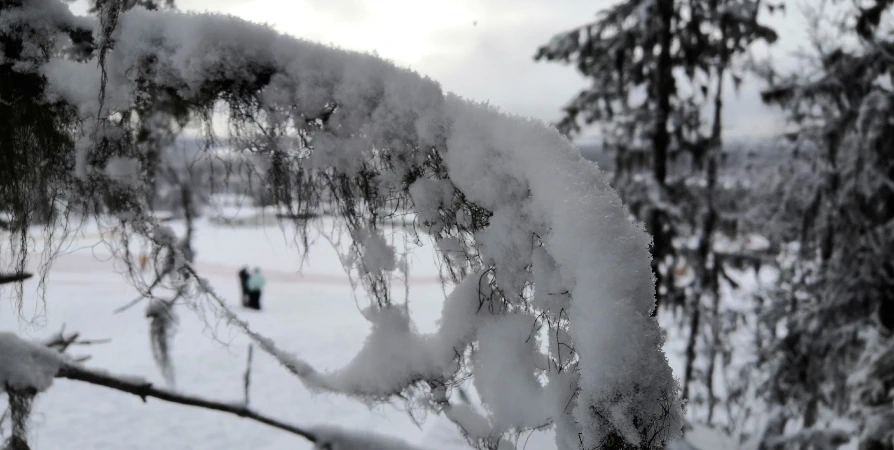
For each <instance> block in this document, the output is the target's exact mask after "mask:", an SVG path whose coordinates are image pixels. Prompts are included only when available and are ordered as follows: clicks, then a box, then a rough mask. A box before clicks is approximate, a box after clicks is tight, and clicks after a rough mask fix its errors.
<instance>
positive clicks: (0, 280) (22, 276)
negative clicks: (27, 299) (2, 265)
mask: <svg viewBox="0 0 894 450" xmlns="http://www.w3.org/2000/svg"><path fill="white" fill-rule="evenodd" d="M31 277H32V275H31V274H30V273H28V272H21V273H0V284H7V283H15V282H17V281H25V280H27V279H28V278H31Z"/></svg>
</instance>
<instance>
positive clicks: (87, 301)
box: [0, 220, 554, 450]
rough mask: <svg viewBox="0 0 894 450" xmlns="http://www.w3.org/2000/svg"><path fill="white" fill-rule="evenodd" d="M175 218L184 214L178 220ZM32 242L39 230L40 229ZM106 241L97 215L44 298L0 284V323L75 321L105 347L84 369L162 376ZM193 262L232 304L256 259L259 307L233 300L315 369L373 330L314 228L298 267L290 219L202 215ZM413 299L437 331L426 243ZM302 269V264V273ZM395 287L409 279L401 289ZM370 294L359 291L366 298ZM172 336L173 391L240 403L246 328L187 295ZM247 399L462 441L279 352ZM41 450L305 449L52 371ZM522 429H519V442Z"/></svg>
mask: <svg viewBox="0 0 894 450" xmlns="http://www.w3.org/2000/svg"><path fill="white" fill-rule="evenodd" d="M172 225H173V227H174V228H175V229H176V228H178V225H181V226H182V224H177V223H176V222H174V223H173V224H172ZM37 240H38V242H39V241H40V239H39V237H38V239H37ZM97 242H99V233H98V232H97V229H96V227H95V226H89V225H88V226H87V228H86V229H85V230H84V233H83V235H82V236H80V237H78V238H76V240H75V241H74V242H73V244H72V245H71V246H70V247H69V248H68V249H67V250H66V251H64V252H63V253H62V254H61V255H60V257H59V259H58V260H57V261H56V263H55V264H54V266H53V269H52V271H51V274H50V276H49V280H48V281H49V284H48V290H47V292H46V296H45V304H44V303H43V302H42V301H41V299H40V296H39V294H38V291H37V286H38V283H37V281H36V280H34V279H32V280H29V281H28V282H26V283H25V287H26V294H25V302H26V303H25V305H24V309H23V311H22V313H23V314H22V316H20V315H19V314H18V312H17V311H16V310H15V309H14V307H13V304H12V302H11V290H10V289H6V290H5V291H3V293H2V298H3V301H2V302H0V330H7V331H14V332H17V333H20V335H22V336H25V337H33V338H42V337H47V336H48V335H50V334H53V333H54V332H56V331H58V330H59V329H60V327H61V326H62V325H63V323H64V324H66V330H68V331H79V332H81V333H82V336H83V337H84V338H88V339H92V338H96V339H99V338H108V339H111V342H109V343H107V344H102V345H95V346H89V347H79V348H75V349H74V350H73V353H74V354H90V355H92V359H91V360H90V361H89V362H88V363H87V365H88V366H90V367H95V368H103V369H107V370H110V371H112V372H115V373H120V374H129V375H138V376H142V377H145V378H147V379H149V380H151V381H153V382H156V383H158V384H163V379H162V377H161V375H160V373H159V371H158V370H157V368H156V367H155V365H154V363H153V359H152V354H151V351H150V347H149V337H148V323H147V321H146V319H145V318H144V317H143V315H144V314H143V313H144V309H143V308H140V307H138V308H132V309H130V310H128V311H125V312H123V313H121V314H117V315H116V314H113V312H112V311H113V310H114V309H115V308H117V307H119V306H121V305H123V304H125V303H127V302H128V301H130V300H131V299H133V298H134V297H135V290H134V289H133V288H132V287H130V286H129V285H128V283H127V282H126V281H125V280H124V279H123V277H122V276H120V275H119V274H117V273H116V270H117V269H119V268H120V267H118V268H116V264H115V263H114V262H113V261H112V260H111V259H110V257H109V255H108V251H107V250H106V249H105V248H104V247H103V246H102V245H96V244H97ZM195 247H196V250H197V256H196V267H197V269H198V270H199V272H200V273H201V274H203V275H204V276H205V277H207V278H208V279H209V281H210V282H211V284H212V286H213V287H214V289H215V290H216V291H217V292H218V293H219V294H221V295H223V296H224V297H226V298H227V299H228V301H230V303H233V304H235V303H237V302H238V293H239V287H238V279H237V275H236V274H237V271H238V270H239V268H240V267H241V265H243V264H245V265H248V266H250V267H255V266H257V267H260V268H261V269H262V270H263V271H264V272H265V274H266V275H267V279H268V284H267V288H266V290H265V293H264V297H263V299H262V303H263V308H264V309H263V311H261V312H252V311H247V310H243V309H241V308H236V309H237V311H238V312H239V314H240V315H241V316H242V317H243V318H245V319H246V320H247V321H248V322H249V323H250V324H251V326H252V327H254V328H255V329H257V330H258V331H260V332H262V333H264V334H266V335H267V336H269V337H271V338H273V339H274V340H275V341H276V342H277V343H278V344H279V345H280V346H282V347H283V348H285V349H287V350H289V351H291V352H294V353H296V354H298V355H300V356H302V357H303V358H305V359H307V360H308V361H309V362H311V363H313V364H314V365H316V366H317V367H319V368H321V369H335V368H338V367H341V366H343V365H344V364H345V363H347V362H348V360H349V359H350V358H351V356H352V355H353V354H354V353H355V352H356V351H357V350H358V349H359V348H360V346H361V344H362V343H363V340H364V338H365V337H366V335H367V334H368V332H369V324H368V322H366V321H365V319H364V318H363V317H362V316H361V314H360V313H359V311H358V308H357V305H356V303H355V300H354V297H353V296H352V293H351V289H350V287H349V284H348V282H347V277H346V275H345V274H344V272H343V270H342V268H341V265H340V264H339V261H338V257H337V255H336V253H335V252H334V251H333V250H332V249H331V247H330V245H329V244H328V243H327V242H326V241H324V240H320V241H319V242H318V243H317V244H314V245H313V246H312V248H311V250H310V255H309V256H310V257H309V259H308V262H307V263H305V264H304V266H303V267H302V264H301V261H300V259H299V257H298V252H297V250H296V247H295V246H294V245H293V232H292V231H290V228H289V227H285V229H281V228H279V227H277V226H269V227H263V228H236V227H228V226H216V225H213V224H210V223H209V222H206V221H204V220H203V221H201V222H200V223H199V226H198V230H197V235H196V238H195ZM411 264H412V268H411V272H410V283H409V284H410V310H411V313H412V314H413V317H414V319H415V321H416V323H417V325H418V327H419V329H420V331H429V330H432V329H434V327H435V325H436V321H437V319H438V317H439V314H440V308H441V304H442V301H443V298H444V293H443V291H442V288H441V285H440V283H439V281H438V277H437V268H436V267H437V266H436V264H435V262H434V260H433V254H432V253H431V252H430V251H428V250H426V249H419V250H417V251H415V252H414V254H413V255H412V256H411ZM299 269H301V271H300V273H299ZM396 290H397V291H401V292H402V289H396ZM360 302H361V304H362V302H363V300H362V299H360ZM178 316H179V321H180V324H179V327H178V332H177V334H176V337H175V338H174V341H173V359H174V364H175V368H176V376H177V389H178V390H181V391H183V392H185V393H190V394H195V395H200V396H206V397H210V398H216V399H223V400H227V399H231V400H233V401H239V400H241V398H242V374H243V371H244V370H245V360H246V352H247V345H248V344H247V340H246V338H245V337H244V336H242V335H241V334H240V332H239V331H238V330H235V329H230V328H228V327H226V326H225V325H223V324H222V323H220V322H219V321H217V320H216V319H215V318H214V317H207V316H204V317H203V316H202V315H200V314H196V313H195V312H193V311H191V310H188V309H186V308H185V307H181V308H180V309H179V310H178ZM254 353H255V355H254V364H253V373H252V380H253V383H252V388H251V405H252V407H254V408H256V409H257V410H259V411H262V412H264V413H267V414H270V415H273V416H275V417H278V418H281V419H283V420H286V421H288V422H291V423H294V424H297V425H304V426H306V425H314V424H331V425H340V426H344V427H348V428H354V429H359V430H373V431H376V432H379V433H383V434H387V435H394V436H399V437H402V438H403V439H405V440H407V441H410V442H418V443H420V444H424V445H425V446H426V448H430V449H432V450H436V449H445V450H450V449H464V448H468V447H467V446H466V445H465V444H464V441H463V440H462V438H461V437H460V436H459V434H458V432H457V431H456V430H455V429H454V426H453V425H452V424H451V423H449V422H447V421H446V419H443V418H440V417H432V416H429V417H428V420H427V421H426V422H425V424H424V425H423V426H422V427H421V428H420V427H417V426H416V425H415V424H414V422H413V421H412V420H411V419H410V417H409V415H408V413H407V412H406V411H405V410H404V408H403V405H395V406H390V405H388V406H375V407H372V408H368V407H367V406H365V405H362V404H359V403H357V402H356V401H354V400H350V399H347V398H344V397H340V396H334V395H326V394H321V395H315V394H311V393H309V392H308V391H307V390H306V389H305V388H304V387H303V386H302V384H301V383H300V382H299V381H298V380H297V379H296V378H294V377H293V376H292V375H290V374H289V373H288V372H287V371H286V370H284V369H283V368H282V367H280V366H279V365H278V364H277V363H276V362H275V361H274V360H273V359H272V358H271V357H269V356H267V355H266V354H263V353H261V352H260V351H257V349H256V351H255V352H254ZM32 435H33V448H35V449H36V450H41V449H49V450H52V449H62V448H72V449H74V448H76V449H81V450H90V449H111V448H127V449H133V450H141V449H146V450H149V449H170V450H176V449H183V450H187V449H189V450H203V449H208V450H211V449H214V450H227V449H233V450H235V449H239V450H244V449H256V450H285V449H290V450H300V449H309V448H311V446H310V445H309V444H308V443H307V442H305V441H303V440H302V439H300V438H297V437H295V436H292V435H290V434H286V433H283V432H280V431H277V430H274V429H270V428H267V427H265V426H263V425H259V424H256V423H253V422H249V421H245V420H242V419H239V418H237V417H233V416H229V415H224V414H219V413H216V412H210V411H205V410H196V409H191V408H188V407H184V406H180V405H172V404H166V403H162V402H160V401H154V400H151V399H150V400H149V401H148V403H146V404H143V403H142V402H141V401H140V399H139V398H136V397H133V396H129V395H126V394H121V393H118V392H113V391H110V390H107V389H103V388H98V387H93V386H89V385H85V384H81V383H77V382H71V381H66V380H57V381H56V383H55V384H54V386H53V387H51V388H50V389H49V391H48V392H46V393H44V394H42V395H41V396H40V397H39V398H38V401H37V403H36V408H35V413H34V414H33V423H32ZM526 438H528V436H527V434H525V435H523V436H521V442H520V445H519V448H521V447H522V444H524V440H525V439H526ZM551 441H552V437H551V436H550V434H549V433H538V434H535V435H534V436H532V437H530V439H529V440H528V442H527V448H529V449H548V448H554V444H552V442H551Z"/></svg>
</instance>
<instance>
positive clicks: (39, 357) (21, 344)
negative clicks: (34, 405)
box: [0, 331, 65, 392]
mask: <svg viewBox="0 0 894 450" xmlns="http://www.w3.org/2000/svg"><path fill="white" fill-rule="evenodd" d="M64 362H65V361H64V359H63V357H62V354H60V353H59V352H57V351H55V350H51V349H50V348H48V347H46V346H44V345H42V344H40V343H37V342H29V341H26V340H24V339H22V338H20V337H18V336H16V335H15V334H14V333H11V332H8V331H4V332H0V386H9V387H12V388H13V389H27V388H31V389H36V390H37V391H39V392H40V391H44V390H46V389H47V388H49V387H50V385H52V384H53V378H55V376H56V374H57V373H58V372H59V368H60V367H62V365H63V363H64Z"/></svg>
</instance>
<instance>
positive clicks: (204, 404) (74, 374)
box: [56, 364, 317, 443]
mask: <svg viewBox="0 0 894 450" xmlns="http://www.w3.org/2000/svg"><path fill="white" fill-rule="evenodd" d="M56 377H57V378H65V379H68V380H74V381H81V382H84V383H88V384H93V385H96V386H102V387H106V388H109V389H114V390H117V391H121V392H126V393H129V394H133V395H136V396H137V397H140V398H141V399H142V400H143V401H144V402H145V401H146V399H147V398H156V399H159V400H162V401H165V402H169V403H176V404H179V405H186V406H194V407H196V408H203V409H210V410H213V411H220V412H223V413H227V414H232V415H235V416H239V417H242V418H245V419H249V420H252V421H255V422H259V423H262V424H264V425H268V426H270V427H273V428H277V429H280V430H282V431H286V432H288V433H292V434H294V435H297V436H301V437H303V438H304V439H307V440H308V441H310V442H314V443H316V442H317V436H316V435H315V434H314V433H312V432H310V431H308V430H305V429H303V428H299V427H297V426H294V425H290V424H288V423H285V422H282V421H279V420H277V419H274V418H272V417H269V416H265V415H263V414H261V413H258V412H255V411H253V410H251V409H250V408H248V406H246V405H235V404H230V403H224V402H219V401H214V400H206V399H202V398H199V397H193V396H189V395H185V394H179V393H176V392H173V391H169V390H167V389H163V388H157V387H155V386H154V385H152V383H150V382H148V381H145V380H143V379H139V378H129V377H119V376H115V375H111V374H109V373H106V372H101V371H97V370H91V369H87V368H85V367H81V366H79V365H73V364H66V365H64V366H63V367H62V368H61V369H60V370H59V373H58V374H56Z"/></svg>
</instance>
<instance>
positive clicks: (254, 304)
mask: <svg viewBox="0 0 894 450" xmlns="http://www.w3.org/2000/svg"><path fill="white" fill-rule="evenodd" d="M265 284H267V280H265V279H264V275H261V268H260V267H255V270H254V272H252V274H251V275H249V276H248V280H246V281H245V287H246V289H247V290H248V307H249V308H252V309H256V310H259V311H260V309H261V292H262V291H263V290H264V285H265Z"/></svg>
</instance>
